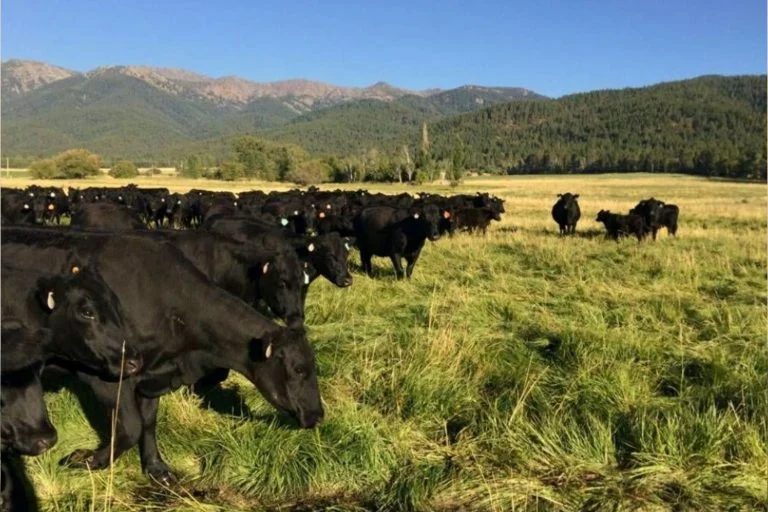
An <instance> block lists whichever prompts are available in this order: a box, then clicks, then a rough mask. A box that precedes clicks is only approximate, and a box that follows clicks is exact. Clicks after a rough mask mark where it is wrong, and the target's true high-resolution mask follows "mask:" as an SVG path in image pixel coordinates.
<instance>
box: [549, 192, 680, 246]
mask: <svg viewBox="0 0 768 512" xmlns="http://www.w3.org/2000/svg"><path fill="white" fill-rule="evenodd" d="M557 196H558V197H559V199H558V200H557V202H556V203H555V205H554V206H553V207H552V218H553V219H555V222H556V223H557V225H558V226H559V227H560V234H561V235H567V234H574V233H575V232H576V223H577V222H578V221H579V219H580V218H581V208H579V202H578V198H579V194H571V193H566V194H558V195H557ZM679 215H680V208H678V206H677V205H674V204H666V203H665V202H664V201H659V200H658V199H654V198H653V197H652V198H650V199H643V200H642V201H640V202H639V203H637V206H635V207H634V208H632V209H631V210H629V214H627V215H623V214H620V213H611V212H610V211H608V210H600V211H599V212H598V214H597V218H596V219H595V221H597V222H602V223H603V225H604V226H605V230H606V236H607V237H608V238H612V239H613V240H616V241H617V242H618V240H619V238H621V237H625V236H632V235H634V236H636V237H637V241H638V242H640V241H642V240H643V239H644V238H646V237H647V236H648V235H649V234H650V235H652V236H653V239H654V240H656V234H657V233H658V231H659V229H660V228H662V227H665V228H667V231H668V232H669V234H670V235H676V234H677V220H678V217H679Z"/></svg>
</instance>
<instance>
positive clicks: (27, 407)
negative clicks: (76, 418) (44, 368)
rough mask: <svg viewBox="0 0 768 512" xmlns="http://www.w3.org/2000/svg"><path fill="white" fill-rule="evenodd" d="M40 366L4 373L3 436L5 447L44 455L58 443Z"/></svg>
mask: <svg viewBox="0 0 768 512" xmlns="http://www.w3.org/2000/svg"><path fill="white" fill-rule="evenodd" d="M39 371H40V369H39V365H36V366H33V367H29V368H25V369H23V370H19V371H15V372H3V374H2V401H1V402H0V409H1V411H0V412H1V414H0V423H1V428H0V437H1V438H2V448H3V450H6V449H8V450H13V451H15V452H18V453H20V454H22V455H40V454H41V453H43V452H45V451H46V450H48V449H49V448H51V447H52V446H53V445H54V444H56V439H57V435H56V429H55V428H53V425H51V422H50V420H49V419H48V409H46V407H45V401H44V400H43V386H42V385H41V383H40V375H39Z"/></svg>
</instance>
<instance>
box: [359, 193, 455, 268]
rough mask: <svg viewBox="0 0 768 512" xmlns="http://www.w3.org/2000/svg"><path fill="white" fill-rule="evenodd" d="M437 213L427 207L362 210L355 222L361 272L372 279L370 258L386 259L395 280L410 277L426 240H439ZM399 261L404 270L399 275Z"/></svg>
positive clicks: (429, 206)
mask: <svg viewBox="0 0 768 512" xmlns="http://www.w3.org/2000/svg"><path fill="white" fill-rule="evenodd" d="M439 223H440V210H439V208H438V207H437V206H435V205H427V206H425V207H423V208H421V209H420V210H414V209H404V208H391V207H389V206H374V207H371V208H366V209H365V210H363V211H362V212H361V213H360V215H358V216H357V218H356V219H355V234H356V237H357V238H356V239H357V247H358V249H360V260H361V262H362V265H363V270H365V272H366V273H367V274H368V275H369V276H372V275H373V266H372V265H371V258H372V257H373V256H389V258H390V259H391V260H392V265H393V266H394V268H395V275H396V276H397V278H398V279H400V278H402V277H409V278H410V277H411V275H412V274H413V267H414V266H415V265H416V261H418V259H419V254H421V249H422V248H423V247H424V242H425V241H426V239H427V238H429V240H431V241H436V240H438V239H439V238H440V230H439ZM402 258H405V260H406V262H407V267H406V269H405V272H403V267H402V261H401V260H402Z"/></svg>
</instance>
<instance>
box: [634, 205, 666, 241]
mask: <svg viewBox="0 0 768 512" xmlns="http://www.w3.org/2000/svg"><path fill="white" fill-rule="evenodd" d="M663 210H664V202H663V201H659V200H658V199H654V198H650V199H643V200H642V201H640V202H639V203H637V205H636V206H635V207H634V208H632V209H631V210H629V214H630V215H639V216H640V217H642V218H643V221H644V222H645V225H646V227H647V228H648V229H649V230H650V232H651V235H652V237H653V239H654V240H656V233H657V232H658V231H659V228H660V227H661V225H662V224H661V216H662V212H663Z"/></svg>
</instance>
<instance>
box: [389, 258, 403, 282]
mask: <svg viewBox="0 0 768 512" xmlns="http://www.w3.org/2000/svg"><path fill="white" fill-rule="evenodd" d="M389 259H391V260H392V266H393V267H395V277H396V279H402V278H403V277H405V272H403V262H402V261H401V260H400V254H390V256H389Z"/></svg>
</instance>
